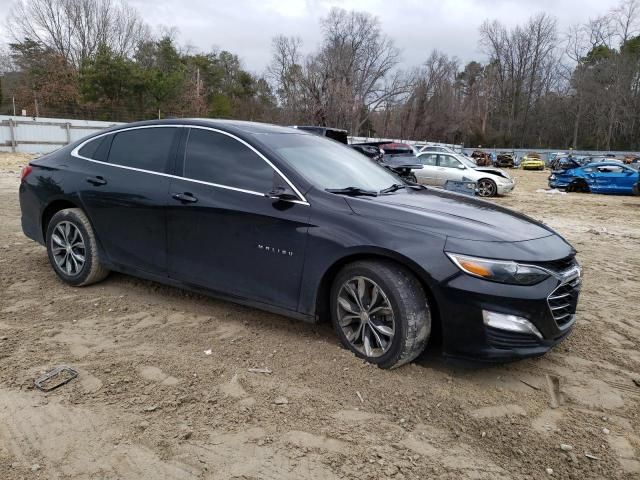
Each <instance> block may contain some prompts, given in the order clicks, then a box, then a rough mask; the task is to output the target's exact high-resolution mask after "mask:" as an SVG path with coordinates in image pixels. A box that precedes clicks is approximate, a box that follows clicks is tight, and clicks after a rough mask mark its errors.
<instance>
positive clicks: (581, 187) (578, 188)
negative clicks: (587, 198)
mask: <svg viewBox="0 0 640 480" xmlns="http://www.w3.org/2000/svg"><path fill="white" fill-rule="evenodd" d="M565 190H566V191H567V192H568V193H570V192H577V193H589V192H590V189H589V185H587V182H585V181H584V180H572V181H571V183H570V184H569V185H567V188H566V189H565Z"/></svg>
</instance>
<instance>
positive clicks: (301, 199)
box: [71, 124, 309, 206]
mask: <svg viewBox="0 0 640 480" xmlns="http://www.w3.org/2000/svg"><path fill="white" fill-rule="evenodd" d="M145 128H198V129H201V130H210V131H212V132H216V133H221V134H223V135H226V136H228V137H231V138H233V139H234V140H236V141H238V142H240V143H242V144H243V145H245V146H246V147H248V148H249V149H250V150H251V151H253V152H254V153H255V154H256V155H258V156H259V157H260V158H261V159H262V160H264V161H265V162H266V163H267V164H268V165H269V166H270V167H271V168H272V169H273V170H274V171H275V172H276V173H277V174H278V175H280V177H281V178H282V179H283V180H284V181H285V182H287V184H288V185H289V186H290V187H291V189H292V190H293V191H294V192H295V194H296V195H297V196H298V198H299V200H282V201H284V202H289V203H295V204H298V205H306V206H309V202H308V201H307V199H306V198H305V196H304V195H303V194H302V193H301V192H300V191H299V190H298V189H297V188H296V186H295V185H294V184H293V183H292V182H291V181H290V180H289V179H288V178H287V177H286V175H284V174H283V173H282V172H281V171H280V169H279V168H278V167H276V166H275V165H274V164H273V163H272V162H271V161H270V160H269V159H268V158H267V157H265V156H264V155H263V154H262V153H260V152H259V151H258V150H256V149H255V148H254V147H253V146H252V145H250V144H249V143H247V142H245V141H244V140H242V139H241V138H239V137H236V136H235V135H233V134H232V133H229V132H225V131H224V130H220V129H217V128H213V127H205V126H202V125H187V124H185V125H178V124H163V125H141V126H136V127H128V128H121V129H119V130H114V131H110V132H105V133H101V134H99V135H96V136H94V137H91V138H89V139H87V140H85V141H84V142H82V143H81V144H79V145H78V146H77V147H75V148H74V149H73V150H72V151H71V156H72V157H75V158H79V159H81V160H86V161H88V162H93V163H97V164H101V165H108V166H111V167H115V168H123V169H125V170H132V171H135V172H142V173H150V174H151V175H159V176H161V177H167V178H175V179H178V180H184V181H186V182H193V183H199V184H201V185H209V186H212V187H216V188H222V189H225V190H231V191H234V192H242V193H247V194H249V195H257V196H260V197H265V194H264V192H256V191H253V190H246V189H244V188H238V187H231V186H229V185H222V184H218V183H212V182H205V181H203V180H196V179H195V178H187V177H180V176H178V175H171V174H168V173H162V172H154V171H153V170H145V169H143V168H136V167H128V166H126V165H117V164H115V163H109V162H103V161H102V160H94V159H93V158H88V157H84V156H82V155H80V153H79V151H80V149H81V148H82V147H84V146H85V145H86V144H87V143H89V142H92V141H93V140H96V139H98V138H100V137H104V136H106V135H115V134H117V133H120V132H127V131H129V130H141V129H145ZM185 151H186V145H185Z"/></svg>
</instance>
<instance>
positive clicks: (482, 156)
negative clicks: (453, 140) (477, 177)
mask: <svg viewBox="0 0 640 480" xmlns="http://www.w3.org/2000/svg"><path fill="white" fill-rule="evenodd" d="M471 158H473V161H474V162H475V163H476V165H478V166H479V167H490V166H491V165H493V162H492V161H491V155H489V154H488V153H487V152H483V151H482V150H474V151H473V153H472V154H471Z"/></svg>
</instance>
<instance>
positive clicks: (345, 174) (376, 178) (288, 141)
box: [260, 134, 398, 192]
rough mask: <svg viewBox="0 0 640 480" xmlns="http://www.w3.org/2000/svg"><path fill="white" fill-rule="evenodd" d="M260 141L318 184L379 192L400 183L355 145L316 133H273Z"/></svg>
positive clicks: (310, 180)
mask: <svg viewBox="0 0 640 480" xmlns="http://www.w3.org/2000/svg"><path fill="white" fill-rule="evenodd" d="M260 140H261V141H262V142H263V143H265V144H266V145H267V146H268V147H269V148H271V149H272V150H274V151H275V152H276V153H278V154H279V155H280V157H281V158H282V159H283V160H284V161H285V162H286V163H287V164H288V165H289V166H290V167H291V168H292V169H294V170H296V171H297V172H298V173H299V174H300V175H301V176H303V177H304V178H306V179H307V180H308V181H309V183H311V184H312V185H314V186H315V187H317V188H319V189H321V190H324V189H340V188H348V187H356V188H361V189H363V190H373V191H376V192H377V191H379V190H382V189H384V188H387V187H389V186H390V185H393V184H394V183H398V178H397V177H396V176H394V175H393V174H391V173H390V172H389V171H388V170H387V169H386V168H384V167H381V166H380V165H378V164H377V163H376V162H372V161H371V160H370V159H368V158H367V157H365V156H364V155H362V154H360V153H358V152H356V151H355V150H353V149H352V148H349V147H347V146H345V145H341V144H339V143H337V142H333V141H331V140H327V139H326V138H322V137H318V136H315V135H305V134H271V135H264V136H263V137H261V138H260Z"/></svg>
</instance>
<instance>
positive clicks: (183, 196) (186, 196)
mask: <svg viewBox="0 0 640 480" xmlns="http://www.w3.org/2000/svg"><path fill="white" fill-rule="evenodd" d="M171 196H172V197H173V198H175V199H176V200H178V201H180V202H182V203H195V202H197V201H198V199H197V197H195V196H194V195H193V193H189V192H184V193H174V194H173V195H171Z"/></svg>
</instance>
